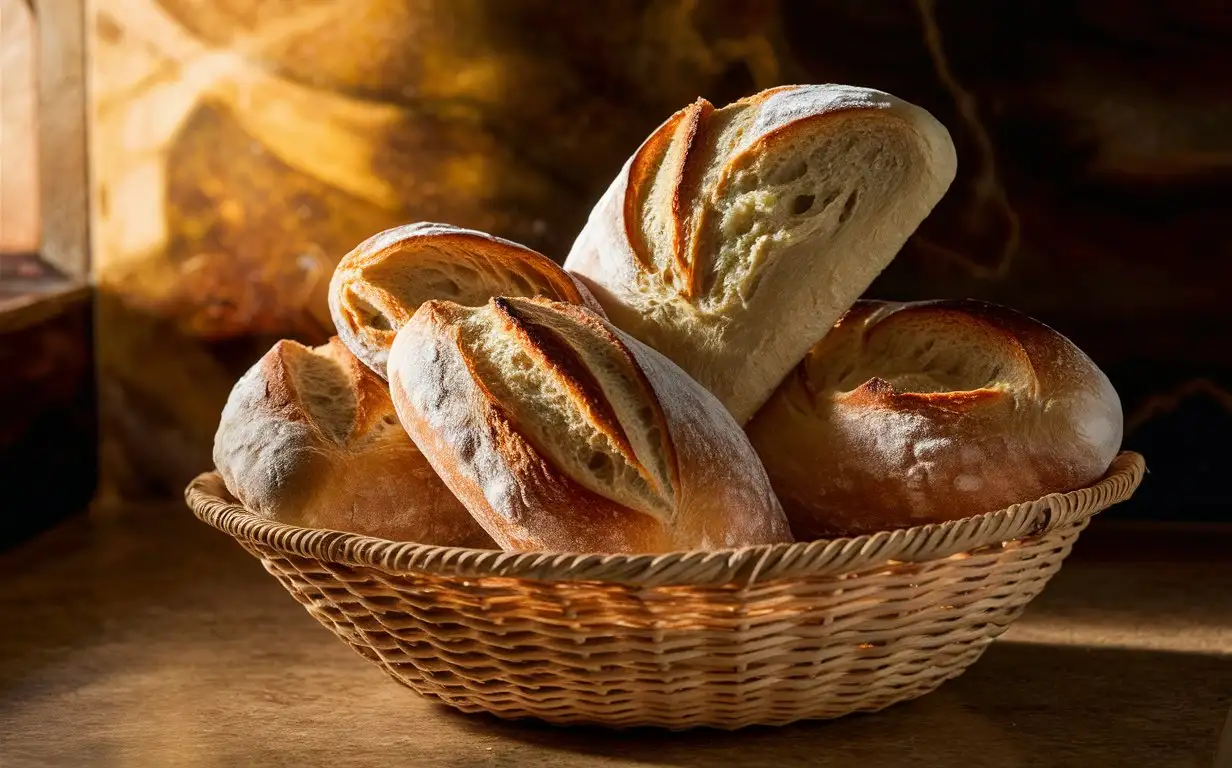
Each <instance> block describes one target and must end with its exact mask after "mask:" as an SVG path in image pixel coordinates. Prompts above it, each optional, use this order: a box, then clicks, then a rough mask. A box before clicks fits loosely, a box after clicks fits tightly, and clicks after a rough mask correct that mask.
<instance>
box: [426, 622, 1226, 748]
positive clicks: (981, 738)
mask: <svg viewBox="0 0 1232 768" xmlns="http://www.w3.org/2000/svg"><path fill="white" fill-rule="evenodd" d="M1229 707H1232V663H1230V662H1229V659H1228V658H1227V657H1226V656H1220V655H1214V654H1212V655H1207V654H1199V653H1183V652H1170V651H1153V650H1152V651H1143V650H1129V649H1121V648H1099V647H1087V646H1062V645H1045V644H1034V643H1015V642H1008V641H1000V642H997V643H994V644H993V646H992V647H991V648H990V649H989V650H988V652H987V653H986V654H985V655H984V657H983V658H982V659H981V660H980V661H979V662H977V663H976V664H975V665H974V666H972V667H971V668H970V669H969V670H968V671H967V672H966V673H965V674H964V675H962V676H961V677H959V678H957V679H955V680H952V681H950V682H948V683H946V684H944V685H942V687H941V688H939V689H938V690H937V691H935V692H934V693H932V694H929V695H926V696H924V697H922V698H920V699H917V700H915V701H912V702H907V703H904V704H900V705H896V706H892V707H890V708H888V709H886V710H883V711H881V712H878V713H870V714H859V715H851V716H848V717H845V718H840V719H837V720H831V721H817V722H805V723H796V724H794V725H790V726H785V727H781V728H773V727H754V728H746V729H743V730H739V731H719V730H712V729H696V730H692V731H684V732H675V733H673V732H668V731H663V730H657V729H651V728H637V729H628V730H624V731H614V730H608V729H603V728H597V727H577V726H570V727H560V726H552V725H548V724H544V723H538V722H533V721H517V722H511V721H506V720H501V719H498V718H496V717H494V716H488V715H479V716H475V715H464V714H462V713H459V712H456V711H454V710H452V709H447V708H445V707H442V709H443V710H446V711H447V712H448V713H449V714H448V716H449V717H450V718H451V719H452V720H454V721H455V722H456V724H457V725H458V727H460V728H463V729H466V730H469V731H472V732H474V733H476V734H481V733H482V734H484V735H487V736H491V735H499V736H500V737H503V738H508V739H512V740H515V741H518V742H521V743H523V744H526V745H528V746H532V745H533V746H535V747H539V748H543V749H547V750H558V751H563V752H568V753H573V754H577V755H586V756H591V757H594V758H597V759H598V758H623V759H626V760H636V761H645V762H647V763H648V764H654V765H671V766H681V768H692V766H712V765H733V766H745V765H749V766H752V765H765V764H767V761H769V762H770V763H772V764H773V765H775V766H778V767H780V768H782V767H785V766H794V765H862V766H880V765H887V766H888V765H902V764H907V763H910V764H919V765H949V764H952V763H957V762H959V761H961V762H962V763H963V764H967V765H998V766H1017V765H1030V764H1035V762H1034V761H1036V760H1039V759H1041V757H1042V756H1043V755H1047V758H1048V759H1047V761H1046V764H1048V765H1059V766H1063V765H1071V764H1072V765H1078V764H1085V763H1087V762H1089V761H1090V760H1091V758H1093V757H1098V758H1100V761H1101V762H1102V764H1106V765H1136V764H1138V762H1137V761H1138V760H1139V759H1141V757H1142V754H1143V750H1150V752H1149V753H1150V754H1151V755H1152V758H1153V759H1155V760H1157V762H1156V764H1159V765H1165V764H1166V765H1174V764H1176V765H1208V764H1209V762H1210V760H1211V759H1212V758H1213V757H1214V754H1215V749H1216V744H1217V743H1218V740H1219V736H1220V730H1221V728H1222V725H1223V722H1224V719H1225V717H1226V716H1227V714H1228V709H1229ZM974 749H978V750H979V753H977V754H973V750H974Z"/></svg>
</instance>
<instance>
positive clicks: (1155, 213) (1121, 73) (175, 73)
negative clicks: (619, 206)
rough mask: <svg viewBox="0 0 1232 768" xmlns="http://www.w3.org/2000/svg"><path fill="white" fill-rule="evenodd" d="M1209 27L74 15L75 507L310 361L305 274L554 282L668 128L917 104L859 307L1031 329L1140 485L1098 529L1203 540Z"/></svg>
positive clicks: (189, 0) (375, 13) (963, 14)
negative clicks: (418, 264)
mask: <svg viewBox="0 0 1232 768" xmlns="http://www.w3.org/2000/svg"><path fill="white" fill-rule="evenodd" d="M0 1H2V2H4V3H6V7H16V6H18V5H20V2H19V0H0ZM5 18H6V23H5V34H6V35H7V34H8V32H9V28H10V27H9V24H8V22H7V19H8V18H10V16H8V15H6V17H5ZM1230 32H1232V12H1230V11H1229V7H1228V4H1227V3H1224V2H1217V1H1213V0H1206V1H1202V0H1192V1H1191V2H1187V3H1175V4H1171V3H1169V4H1165V3H1152V2H1130V3H1125V2H1119V1H1118V2H1113V1H1112V0H1079V1H1076V2H1065V3H1058V2H1046V3H1025V2H1014V3H972V2H958V1H957V0H937V1H936V2H933V1H931V0H917V1H916V2H881V3H866V2H862V1H857V0H835V1H833V2H824V3H823V2H806V1H805V0H746V1H744V2H735V1H732V2H720V1H716V0H709V1H706V2H703V1H701V0H692V1H690V0H641V1H638V2H632V1H630V0H591V1H590V2H585V3H583V2H559V1H557V0H526V1H519V2H498V1H496V0H492V1H490V2H483V1H481V0H440V1H439V2H431V1H429V0H264V1H263V2H261V3H254V2H249V0H94V2H93V3H92V4H91V5H89V6H87V11H86V16H85V31H84V34H85V38H86V42H87V51H88V58H89V73H90V80H89V86H90V95H89V120H90V122H89V136H90V139H89V141H90V172H91V176H90V178H91V181H90V191H91V201H92V209H91V211H92V218H91V237H92V262H93V263H92V271H93V276H94V278H95V279H96V280H97V286H98V293H97V299H96V300H97V315H96V317H97V339H98V343H97V355H98V363H99V366H100V371H101V377H100V380H99V388H100V392H99V397H100V402H101V422H102V434H103V443H102V466H103V489H104V494H105V495H108V496H112V497H115V496H123V497H143V496H151V495H155V496H156V495H174V494H178V493H179V492H180V491H181V489H182V487H183V485H184V483H185V482H186V481H187V480H188V479H189V477H190V476H191V475H193V474H195V473H196V472H198V471H201V470H203V469H206V468H208V467H209V466H210V463H211V462H210V457H209V449H210V444H211V439H212V435H213V431H214V428H215V425H216V423H217V418H218V413H219V410H220V408H221V406H222V403H223V402H224V400H225V398H226V395H227V392H228V391H229V389H230V387H231V384H232V383H233V381H234V380H235V378H236V377H237V376H238V375H239V374H240V373H242V371H243V370H244V369H245V368H247V366H248V365H250V364H251V363H252V362H253V361H254V360H255V359H256V358H257V357H258V356H259V355H260V354H261V353H263V352H264V351H265V350H266V349H267V348H268V346H269V344H270V343H271V342H272V341H273V340H274V339H277V338H280V337H284V336H288V337H294V338H298V339H300V340H303V341H305V342H320V341H322V340H324V339H325V338H326V336H327V335H328V333H329V332H330V331H329V320H328V313H327V311H326V307H325V300H324V289H325V286H326V283H327V281H328V278H329V274H330V270H331V269H332V267H333V265H334V264H335V263H336V262H337V260H338V259H339V258H340V257H341V256H342V255H343V254H344V253H346V252H347V251H348V250H349V249H350V248H351V247H352V246H354V245H355V244H356V243H357V242H358V241H360V240H361V239H363V238H365V237H366V236H368V235H370V234H372V233H374V232H376V231H378V230H380V229H383V228H386V227H389V226H393V225H396V224H400V223H404V222H408V221H414V220H437V221H447V222H451V223H456V224H460V225H466V226H470V227H475V228H479V229H483V230H487V231H490V232H493V233H495V234H498V235H502V236H505V237H508V238H512V239H514V240H518V241H521V242H524V243H526V244H528V245H530V246H532V247H535V248H537V249H540V250H541V251H543V252H544V253H546V254H548V255H549V256H551V257H553V258H555V259H557V260H562V259H563V258H564V257H565V255H566V254H567V252H568V250H569V247H570V244H571V242H572V239H573V236H574V235H575V233H576V232H577V231H578V230H579V228H580V227H581V225H582V223H583V222H584V220H585V218H586V216H587V213H588V211H589V209H590V207H591V205H592V204H593V203H594V202H595V201H596V200H597V198H598V196H599V195H600V193H601V192H602V191H603V189H604V188H605V187H606V186H607V184H608V183H609V181H610V179H611V177H612V176H613V175H614V174H615V173H616V171H617V170H618V168H619V167H620V165H621V164H622V163H623V162H624V160H625V159H626V158H627V157H628V155H629V154H630V153H631V152H632V151H633V150H634V149H635V148H636V147H637V145H638V144H639V143H640V141H641V140H642V138H643V137H644V136H645V135H646V134H647V133H648V132H649V131H650V130H652V129H653V128H654V127H655V126H656V125H658V124H659V123H660V122H661V121H662V120H663V119H664V118H665V117H667V116H668V115H669V114H671V113H672V112H673V111H674V110H676V109H678V108H680V107H682V106H684V105H685V104H687V103H688V102H690V101H691V100H693V99H694V98H696V97H697V96H699V95H700V96H705V97H706V98H708V99H710V100H711V101H713V102H715V103H716V104H718V105H721V104H724V103H727V102H729V101H732V100H735V99H737V98H740V97H741V96H745V95H748V94H750V93H753V92H755V91H757V90H760V89H763V88H767V87H770V86H773V85H777V84H782V83H793V82H844V83H852V84H859V85H867V86H873V87H877V88H881V89H883V90H887V91H889V92H891V93H894V94H896V95H898V96H900V97H903V98H905V99H908V100H910V101H913V102H916V103H918V104H920V105H922V106H925V107H926V108H928V109H929V110H931V111H932V112H933V113H934V114H935V115H937V116H938V118H940V119H941V120H942V121H943V122H944V123H945V124H946V125H947V126H948V127H949V129H950V131H951V133H952V135H953V137H954V140H955V142H956V144H957V147H958V153H959V176H958V179H957V180H956V182H955V183H954V185H953V187H952V188H951V190H950V192H949V194H948V196H947V198H946V200H945V201H943V203H942V205H941V206H940V207H939V208H938V209H937V210H936V211H935V212H934V214H933V216H932V217H931V218H930V219H929V220H928V221H927V222H926V223H925V225H924V226H923V227H922V229H921V230H920V232H919V233H918V234H917V236H916V237H915V238H914V239H913V240H912V242H911V243H910V244H909V245H908V247H907V248H906V249H905V250H904V252H903V253H902V254H901V255H900V256H899V258H898V259H897V260H896V261H895V263H894V264H893V265H892V266H891V267H890V269H889V270H888V271H887V272H886V273H885V274H884V275H883V276H882V278H881V279H879V280H878V282H877V283H876V284H875V285H874V286H873V288H872V289H871V290H870V292H869V294H870V295H871V296H876V297H881V298H892V299H920V298H934V297H960V296H971V297H978V298H984V299H988V300H991V301H995V302H1000V303H1004V304H1008V305H1011V306H1014V307H1016V308H1018V309H1021V310H1023V311H1026V312H1027V313H1029V314H1032V315H1034V316H1036V317H1038V318H1040V319H1042V320H1044V321H1046V322H1048V323H1049V324H1051V325H1053V326H1054V327H1056V328H1057V329H1059V330H1061V331H1062V332H1063V333H1065V334H1067V335H1068V336H1070V337H1071V338H1072V339H1073V340H1074V341H1075V342H1077V343H1078V344H1079V345H1080V346H1081V347H1083V348H1084V349H1085V350H1087V352H1088V353H1089V354H1091V356H1092V357H1093V358H1095V360H1096V361H1097V362H1098V363H1099V364H1100V365H1101V366H1103V368H1104V369H1105V370H1106V371H1107V372H1108V374H1109V375H1110V377H1111V378H1112V380H1113V382H1114V383H1115V384H1116V386H1117V388H1118V389H1119V391H1120V392H1121V395H1122V398H1123V401H1124V403H1125V407H1126V419H1127V439H1126V445H1127V447H1130V448H1134V449H1136V450H1140V451H1142V452H1143V453H1145V454H1146V456H1147V460H1148V464H1149V466H1150V467H1151V469H1152V471H1153V474H1152V475H1151V476H1150V477H1149V478H1148V480H1147V482H1146V483H1145V484H1144V485H1143V488H1142V491H1141V492H1140V493H1139V495H1138V496H1137V497H1136V499H1135V500H1134V502H1133V503H1131V504H1128V505H1125V506H1123V507H1120V508H1117V509H1116V510H1114V511H1113V512H1112V513H1111V514H1115V515H1119V516H1129V517H1132V516H1152V517H1159V518H1172V519H1182V518H1188V519H1225V515H1226V514H1227V508H1228V500H1229V493H1228V491H1227V488H1226V484H1225V482H1224V481H1223V478H1222V476H1221V475H1222V474H1223V467H1224V466H1225V465H1228V464H1229V462H1232V449H1230V448H1229V441H1228V435H1229V434H1232V334H1230V333H1229V331H1230V329H1232V310H1230V308H1229V307H1230V305H1232V297H1230V296H1229V293H1230V291H1232V259H1229V256H1230V255H1232V254H1230V253H1229V251H1230V249H1229V245H1228V237H1227V234H1226V233H1227V229H1226V227H1227V225H1226V223H1225V222H1226V221H1227V219H1228V216H1229V211H1230V205H1229V204H1230V203H1232V45H1229V40H1232V36H1230V34H1229V33H1230ZM8 50H9V45H8V43H7V42H6V45H5V51H6V56H7V55H8V54H7V52H8ZM6 66H7V65H6ZM6 71H7V70H6ZM6 82H7V80H6ZM7 99H8V97H7V96H6V105H5V106H6V120H7V116H8V114H9V112H8V109H9V107H8V101H7ZM6 130H7V128H6ZM8 146H9V140H8V137H7V135H6V138H5V147H6V152H7V151H8ZM11 172H12V171H10V169H9V166H8V164H7V162H6V166H5V173H6V182H5V185H6V187H7V186H8V176H7V174H9V173H11ZM7 200H8V198H6V205H12V203H9V202H7Z"/></svg>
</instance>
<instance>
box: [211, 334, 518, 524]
mask: <svg viewBox="0 0 1232 768" xmlns="http://www.w3.org/2000/svg"><path fill="white" fill-rule="evenodd" d="M214 463H215V465H216V466H217V467H218V473H219V474H220V475H221V476H222V479H223V482H224V483H225V484H226V486H227V489H228V490H229V491H230V492H231V494H232V495H233V496H235V497H236V498H237V499H239V500H240V502H241V503H243V504H244V506H245V507H247V508H248V509H249V510H251V511H252V512H254V513H256V514H258V515H260V516H262V517H265V518H268V519H270V520H276V521H278V522H282V523H288V524H291V525H301V526H304V527H307V528H329V529H332V530H339V531H348V532H351V533H359V534H363V535H366V536H379V537H381V538H386V539H392V540H395V541H414V542H419V543H423V544H440V545H446V546H460V547H484V548H492V547H493V546H494V545H493V542H492V540H491V538H489V537H488V536H487V535H486V534H485V533H484V532H483V529H482V528H480V527H479V525H478V524H477V523H476V522H475V521H474V519H472V518H471V516H470V514H469V513H468V512H467V511H466V508H465V507H463V506H462V504H461V503H459V502H458V500H457V499H456V498H454V496H453V494H451V493H450V492H449V489H448V488H446V487H445V485H444V484H443V483H442V482H441V480H440V478H439V477H437V476H436V473H435V472H433V471H432V467H431V466H430V465H429V464H428V462H427V460H425V459H424V457H423V455H422V454H421V453H420V452H419V450H418V449H417V448H416V447H415V444H414V443H412V442H411V438H410V437H408V436H407V434H406V431H405V430H404V429H402V426H401V425H400V424H399V423H398V419H397V414H395V412H394V407H393V403H392V402H391V401H390V399H389V391H388V390H387V388H386V387H385V382H383V381H381V380H380V379H379V378H377V376H376V375H375V374H373V373H372V372H371V371H369V370H368V369H367V368H366V367H364V366H363V365H361V364H360V362H359V361H358V360H356V359H355V357H354V356H353V355H351V353H350V352H348V351H347V350H346V348H345V347H343V345H342V343H341V342H340V341H339V340H338V339H337V338H334V339H331V340H330V342H329V343H328V344H326V345H324V346H321V347H316V348H315V349H314V348H309V347H305V346H303V345H302V344H298V343H296V342H294V341H280V342H278V343H277V344H275V345H274V347H273V349H271V350H270V351H269V352H267V353H266V354H265V356H264V357H262V358H261V359H260V360H259V361H257V363H256V365H254V366H253V367H252V368H251V369H249V371H248V372H247V373H245V374H244V375H243V376H242V377H241V378H240V380H239V381H238V382H236V385H235V388H234V389H233V390H232V391H231V396H230V397H229V398H228V399H227V405H226V407H225V408H224V409H223V412H222V420H221V422H220V423H219V425H218V432H217V434H216V435H215V437H214Z"/></svg>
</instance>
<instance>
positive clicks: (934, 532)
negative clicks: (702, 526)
mask: <svg viewBox="0 0 1232 768" xmlns="http://www.w3.org/2000/svg"><path fill="white" fill-rule="evenodd" d="M1145 472H1146V464H1145V461H1144V460H1143V458H1142V456H1141V455H1140V454H1137V453H1134V452H1132V451H1124V452H1122V453H1121V454H1120V455H1118V456H1117V457H1116V459H1115V460H1114V461H1113V462H1112V465H1111V466H1110V467H1109V469H1108V472H1107V474H1105V475H1104V477H1103V478H1102V479H1101V480H1099V481H1097V482H1096V483H1095V484H1093V485H1091V486H1089V487H1086V488H1081V489H1078V490H1075V491H1070V492H1069V493H1052V494H1049V495H1047V496H1044V497H1042V498H1039V499H1036V500H1035V501H1030V502H1025V503H1022V504H1014V505H1012V506H1009V507H1006V508H1005V509H1001V510H998V511H996V512H989V513H985V514H981V515H975V516H973V517H968V518H963V519H961V520H953V521H949V522H945V523H938V524H931V525H922V526H916V527H913V528H900V529H897V530H891V531H881V532H878V533H872V534H865V535H861V536H854V537H849V538H841V539H823V540H818V541H809V542H798V543H795V544H774V545H762V546H755V547H743V548H739V549H725V550H707V551H683V552H667V553H661V554H641V555H630V554H602V553H561V552H502V551H499V550H486V549H466V548H460V547H442V546H435V545H430V544H416V543H411V542H395V541H389V540H386V539H378V538H372V537H369V536H361V535H358V534H354V533H346V532H343V531H333V530H325V529H315V528H302V527H299V526H294V525H288V524H286V523H278V522H273V521H270V520H266V519H263V518H261V517H258V516H257V515H255V514H253V513H252V512H249V511H248V510H247V509H245V508H244V507H242V506H240V505H239V504H236V503H234V502H232V501H229V500H228V499H229V498H230V495H229V494H228V492H227V490H226V487H225V485H224V484H223V482H222V478H221V477H219V475H218V473H217V472H205V473H202V474H201V475H199V476H197V477H196V478H195V479H194V480H193V481H192V482H191V483H189V485H188V488H187V489H186V490H185V499H186V501H187V502H188V506H189V507H191V508H192V510H193V513H194V514H195V515H196V516H197V517H198V518H200V519H201V520H202V521H204V522H206V523H208V524H209V525H211V526H213V527H215V528H217V529H219V530H220V531H223V532H224V533H226V534H228V535H230V536H232V537H233V538H235V539H237V540H239V541H240V542H243V543H247V544H253V545H257V546H260V547H263V548H268V549H271V550H274V551H276V552H279V553H281V554H283V555H296V556H300V557H308V558H314V559H316V560H318V561H321V562H324V563H331V564H336V565H344V566H351V567H367V568H375V569H378V570H381V571H384V572H387V573H410V572H420V573H432V574H438V575H449V576H459V577H463V578H467V577H470V578H491V577H504V578H516V579H531V580H536V581H596V582H613V583H620V584H627V585H635V586H647V587H649V586H665V585H692V586H722V585H731V584H736V585H739V586H747V585H750V584H753V583H755V582H766V581H770V580H773V579H783V578H791V577H793V576H800V575H803V574H805V573H807V574H808V575H810V576H824V575H833V576H840V575H843V574H849V573H856V572H859V571H866V570H868V569H870V568H875V567H878V566H883V565H885V564H887V563H889V562H891V561H893V562H923V561H928V560H940V559H943V558H946V557H951V556H953V555H957V554H960V553H964V552H970V551H972V550H975V549H979V548H981V547H987V546H994V545H999V544H1004V543H1006V542H1009V541H1013V540H1016V539H1021V538H1026V537H1031V536H1038V535H1041V534H1044V533H1046V532H1048V531H1050V530H1053V529H1055V528H1057V527H1059V526H1062V525H1068V524H1074V523H1079V522H1083V521H1085V520H1087V519H1088V518H1090V517H1091V516H1092V515H1094V514H1096V513H1097V512H1099V511H1101V510H1103V509H1106V508H1107V507H1109V506H1112V505H1113V504H1116V503H1118V502H1121V501H1124V500H1125V499H1127V498H1129V497H1130V495H1132V494H1133V492H1134V490H1135V489H1136V488H1137V487H1138V484H1139V483H1140V482H1141V481H1142V476H1143V475H1144V473H1145Z"/></svg>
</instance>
